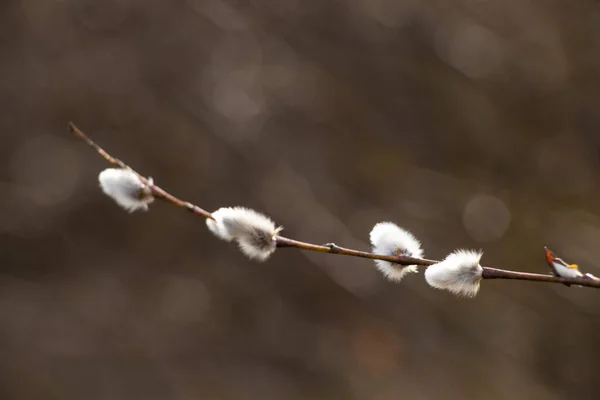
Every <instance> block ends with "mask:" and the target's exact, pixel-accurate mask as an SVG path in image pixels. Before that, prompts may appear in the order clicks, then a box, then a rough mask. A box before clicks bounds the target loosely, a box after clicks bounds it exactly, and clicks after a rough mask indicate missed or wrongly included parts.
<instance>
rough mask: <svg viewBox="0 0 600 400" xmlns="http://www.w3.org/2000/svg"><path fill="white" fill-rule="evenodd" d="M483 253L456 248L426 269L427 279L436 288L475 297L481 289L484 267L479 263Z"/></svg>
mask: <svg viewBox="0 0 600 400" xmlns="http://www.w3.org/2000/svg"><path fill="white" fill-rule="evenodd" d="M482 254H483V253H481V252H477V251H473V250H455V251H454V252H452V253H451V254H449V255H448V256H447V257H446V258H445V259H444V261H441V262H439V263H437V264H433V265H431V266H429V267H428V268H427V270H426V271H425V280H426V281H427V283H428V284H429V285H430V286H431V287H434V288H436V289H442V290H448V291H450V292H452V293H454V294H456V295H458V296H465V297H475V295H477V292H478V291H479V284H480V282H481V279H482V274H483V268H482V267H481V265H479V260H480V259H481V256H482Z"/></svg>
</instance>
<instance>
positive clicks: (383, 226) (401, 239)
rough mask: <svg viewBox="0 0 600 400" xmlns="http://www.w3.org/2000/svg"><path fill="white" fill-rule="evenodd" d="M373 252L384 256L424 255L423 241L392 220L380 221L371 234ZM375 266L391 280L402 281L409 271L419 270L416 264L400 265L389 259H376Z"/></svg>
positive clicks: (416, 256) (417, 256)
mask: <svg viewBox="0 0 600 400" xmlns="http://www.w3.org/2000/svg"><path fill="white" fill-rule="evenodd" d="M370 239H371V245H372V246H373V253H375V254H379V255H384V256H400V255H403V256H409V257H415V258H421V257H423V250H422V249H421V243H420V242H419V241H418V240H417V238H415V237H414V235H413V234H412V233H410V232H408V231H407V230H404V229H402V228H400V227H399V226H398V225H396V224H394V223H392V222H380V223H378V224H377V225H375V226H374V227H373V229H372V230H371V234H370ZM375 266H376V267H377V269H378V270H379V271H381V273H383V275H385V277H386V278H388V279H389V280H391V281H396V282H398V281H400V280H401V279H402V278H403V277H404V276H405V275H406V274H407V273H410V272H417V266H416V265H400V264H395V263H391V262H389V261H383V260H375Z"/></svg>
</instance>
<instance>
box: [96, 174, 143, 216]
mask: <svg viewBox="0 0 600 400" xmlns="http://www.w3.org/2000/svg"><path fill="white" fill-rule="evenodd" d="M98 181H99V182H100V187H101V188H102V191H103V192H104V194H106V195H107V196H109V197H110V198H112V199H113V200H114V201H115V202H116V203H117V204H118V205H119V206H121V207H123V208H124V209H125V210H127V211H129V212H133V211H136V210H143V211H147V210H148V205H149V204H150V203H152V201H154V197H152V195H151V193H150V192H149V190H148V188H147V187H146V185H144V183H143V182H142V180H141V179H140V178H139V176H137V175H136V173H135V172H133V171H131V170H128V169H122V168H107V169H105V170H104V171H102V172H100V174H99V175H98ZM148 181H149V182H150V183H151V182H152V178H150V179H148Z"/></svg>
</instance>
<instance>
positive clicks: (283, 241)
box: [69, 122, 600, 288]
mask: <svg viewBox="0 0 600 400" xmlns="http://www.w3.org/2000/svg"><path fill="white" fill-rule="evenodd" d="M69 129H70V131H71V132H72V133H73V134H75V135H76V136H77V137H79V138H80V139H82V140H83V141H84V142H85V143H87V144H88V145H89V146H90V147H92V148H93V149H94V150H96V152H97V153H98V154H100V155H101V156H102V157H103V158H104V159H105V160H106V161H108V162H109V163H110V164H111V165H113V166H117V167H119V168H123V169H127V170H130V171H132V172H133V173H135V174H136V175H137V176H138V177H139V178H140V180H141V181H142V182H143V183H144V184H145V185H147V187H148V188H149V189H150V191H151V192H152V195H153V196H154V197H155V198H157V199H160V200H163V201H165V202H167V203H169V204H172V205H174V206H177V207H180V208H184V209H186V210H188V211H190V212H192V213H193V214H195V215H198V216H201V217H203V218H205V219H212V220H214V218H213V216H212V215H211V213H209V212H208V211H206V210H204V209H202V208H201V207H198V206H197V205H195V204H193V203H191V202H188V201H184V200H181V199H179V198H177V197H175V196H173V195H172V194H170V193H169V192H167V191H166V190H164V189H162V188H161V187H159V186H158V185H156V184H154V183H153V182H152V180H151V179H148V178H146V177H144V176H143V175H141V174H139V173H138V172H137V171H135V170H134V169H133V168H131V167H130V166H129V165H127V164H125V163H124V162H123V161H121V160H120V159H118V158H115V157H113V156H111V155H110V154H109V153H107V152H106V151H105V150H104V149H103V148H102V147H100V146H99V145H98V144H96V143H95V142H94V141H93V140H92V139H90V138H89V137H88V136H87V135H86V134H85V133H83V132H82V131H81V130H80V129H79V128H77V127H76V126H75V125H74V124H73V123H72V122H70V123H69ZM275 241H276V244H277V247H278V248H295V249H299V250H303V251H314V252H318V253H327V254H337V255H342V256H349V257H359V258H367V259H370V260H382V261H389V262H392V263H396V264H401V265H420V266H429V265H432V264H436V263H438V262H439V261H436V260H428V259H424V258H413V257H408V256H401V255H400V256H386V255H380V254H374V253H371V252H366V251H360V250H354V249H348V248H344V247H340V246H338V245H336V244H334V243H327V244H324V245H318V244H313V243H307V242H302V241H299V240H295V239H290V238H286V237H284V236H280V235H277V236H275ZM482 268H483V273H482V277H481V278H482V279H513V280H522V281H529V282H547V283H559V284H567V285H578V286H584V287H591V288H600V279H597V278H594V277H591V276H589V275H585V276H584V277H580V278H562V277H557V276H554V275H549V274H548V275H546V274H533V273H527V272H518V271H510V270H505V269H498V268H490V267H482Z"/></svg>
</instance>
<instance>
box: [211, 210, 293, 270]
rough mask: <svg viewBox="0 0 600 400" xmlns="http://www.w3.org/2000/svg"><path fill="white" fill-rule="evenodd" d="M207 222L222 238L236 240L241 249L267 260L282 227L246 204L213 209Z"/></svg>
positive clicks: (243, 251)
mask: <svg viewBox="0 0 600 400" xmlns="http://www.w3.org/2000/svg"><path fill="white" fill-rule="evenodd" d="M212 216H213V218H214V220H211V219H208V220H206V226H208V229H210V231H211V232H212V233H214V234H215V235H216V236H217V237H219V238H220V239H223V240H225V241H228V242H231V241H232V240H235V241H236V242H237V243H238V246H239V247H240V250H241V251H242V253H244V254H245V255H246V256H248V257H249V258H251V259H255V260H258V261H265V260H266V259H267V258H269V256H271V254H273V252H274V251H275V249H276V247H277V242H276V241H275V236H276V235H277V234H278V233H279V232H280V231H281V229H282V228H281V227H279V228H278V227H276V226H275V223H274V222H273V221H272V220H271V219H270V218H269V217H267V216H265V215H263V214H261V213H259V212H256V211H254V210H251V209H248V208H243V207H223V208H219V209H218V210H217V211H215V212H214V213H212Z"/></svg>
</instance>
